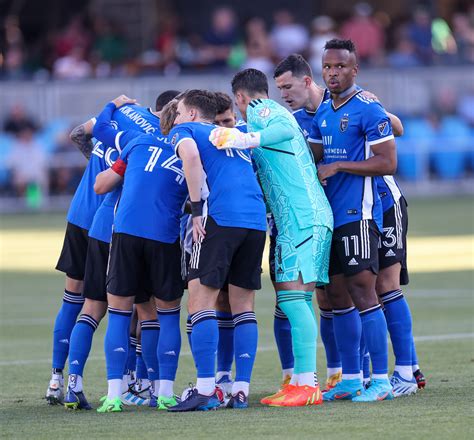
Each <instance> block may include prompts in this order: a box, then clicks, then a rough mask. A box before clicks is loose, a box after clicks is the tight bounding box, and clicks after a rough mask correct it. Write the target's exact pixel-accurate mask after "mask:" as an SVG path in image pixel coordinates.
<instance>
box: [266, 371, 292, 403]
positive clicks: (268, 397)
mask: <svg viewBox="0 0 474 440" xmlns="http://www.w3.org/2000/svg"><path fill="white" fill-rule="evenodd" d="M290 380H291V376H290V375H289V374H287V375H286V376H285V378H284V379H283V382H282V383H281V385H280V389H279V390H278V391H277V392H276V393H275V394H272V395H270V396H267V397H264V398H263V399H261V400H260V403H263V404H264V405H268V401H270V400H272V399H274V398H275V397H277V396H279V395H280V393H281V392H283V390H284V389H285V388H286V387H287V386H288V385H290ZM292 386H293V385H292Z"/></svg>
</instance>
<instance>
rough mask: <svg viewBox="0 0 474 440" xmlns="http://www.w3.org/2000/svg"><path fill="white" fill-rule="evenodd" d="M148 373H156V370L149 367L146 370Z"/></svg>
mask: <svg viewBox="0 0 474 440" xmlns="http://www.w3.org/2000/svg"><path fill="white" fill-rule="evenodd" d="M146 371H147V372H148V373H154V372H155V370H154V369H153V368H148V370H146Z"/></svg>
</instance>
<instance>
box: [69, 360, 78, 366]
mask: <svg viewBox="0 0 474 440" xmlns="http://www.w3.org/2000/svg"><path fill="white" fill-rule="evenodd" d="M71 365H79V361H78V360H75V361H72V362H71Z"/></svg>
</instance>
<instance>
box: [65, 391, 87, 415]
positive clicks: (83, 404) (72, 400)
mask: <svg viewBox="0 0 474 440" xmlns="http://www.w3.org/2000/svg"><path fill="white" fill-rule="evenodd" d="M64 406H65V408H66V409H86V410H88V409H92V406H90V405H89V402H88V401H87V399H86V396H84V393H83V392H82V391H73V390H72V389H71V388H69V387H68V389H67V393H66V397H65V398H64Z"/></svg>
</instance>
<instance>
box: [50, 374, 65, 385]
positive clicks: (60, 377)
mask: <svg viewBox="0 0 474 440" xmlns="http://www.w3.org/2000/svg"><path fill="white" fill-rule="evenodd" d="M51 380H59V383H60V384H61V385H64V376H63V373H53V374H52V375H51Z"/></svg>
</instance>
